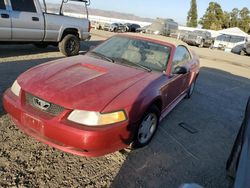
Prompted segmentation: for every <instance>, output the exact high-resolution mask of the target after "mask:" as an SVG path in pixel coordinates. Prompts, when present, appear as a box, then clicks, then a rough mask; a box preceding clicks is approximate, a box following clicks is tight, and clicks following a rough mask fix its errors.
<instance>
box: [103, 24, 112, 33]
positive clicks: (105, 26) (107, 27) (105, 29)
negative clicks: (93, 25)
mask: <svg viewBox="0 0 250 188" xmlns="http://www.w3.org/2000/svg"><path fill="white" fill-rule="evenodd" d="M110 25H111V24H108V23H106V24H104V27H103V30H104V31H109V28H110Z"/></svg>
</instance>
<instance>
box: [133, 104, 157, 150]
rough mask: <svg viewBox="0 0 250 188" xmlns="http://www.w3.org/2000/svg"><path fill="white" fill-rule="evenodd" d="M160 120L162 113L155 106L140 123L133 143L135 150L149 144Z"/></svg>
mask: <svg viewBox="0 0 250 188" xmlns="http://www.w3.org/2000/svg"><path fill="white" fill-rule="evenodd" d="M159 119H160V111H159V109H158V108H157V107H156V106H155V105H153V106H152V107H151V108H150V109H149V110H148V111H147V112H146V113H145V115H144V116H143V118H142V120H141V121H140V124H139V127H138V130H137V131H136V134H135V138H134V141H133V143H132V148H133V149H136V148H141V147H144V146H146V145H147V144H149V142H150V141H151V140H152V138H153V136H154V134H155V132H156V130H157V128H158V125H159Z"/></svg>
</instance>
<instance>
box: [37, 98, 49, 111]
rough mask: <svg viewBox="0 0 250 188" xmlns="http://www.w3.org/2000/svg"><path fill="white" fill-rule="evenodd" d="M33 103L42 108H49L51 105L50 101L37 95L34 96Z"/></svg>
mask: <svg viewBox="0 0 250 188" xmlns="http://www.w3.org/2000/svg"><path fill="white" fill-rule="evenodd" d="M33 103H34V105H35V106H36V107H37V108H40V109H42V110H48V108H49V107H50V103H48V102H46V101H43V100H41V99H38V98H36V97H34V98H33Z"/></svg>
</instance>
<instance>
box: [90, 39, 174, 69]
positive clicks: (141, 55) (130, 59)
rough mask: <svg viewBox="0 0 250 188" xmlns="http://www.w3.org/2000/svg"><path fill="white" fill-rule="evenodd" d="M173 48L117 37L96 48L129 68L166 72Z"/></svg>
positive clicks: (99, 52) (96, 50) (96, 51)
mask: <svg viewBox="0 0 250 188" xmlns="http://www.w3.org/2000/svg"><path fill="white" fill-rule="evenodd" d="M170 51H171V48H170V47H168V46H163V45H160V44H158V43H153V42H149V41H146V40H139V39H134V38H129V37H125V36H115V37H112V38H111V39H109V40H107V41H106V42H104V43H103V44H102V45H100V46H98V47H97V48H95V49H94V50H93V51H92V52H95V53H98V54H101V55H103V56H105V57H107V58H110V59H112V60H114V62H115V63H121V64H124V65H129V66H137V67H139V66H143V67H145V68H148V69H149V70H154V71H161V72H162V71H165V70H166V65H167V62H168V58H169V56H170Z"/></svg>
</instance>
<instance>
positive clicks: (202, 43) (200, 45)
mask: <svg viewBox="0 0 250 188" xmlns="http://www.w3.org/2000/svg"><path fill="white" fill-rule="evenodd" d="M203 46H204V40H202V41H201V43H200V44H199V46H198V47H199V48H203Z"/></svg>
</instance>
